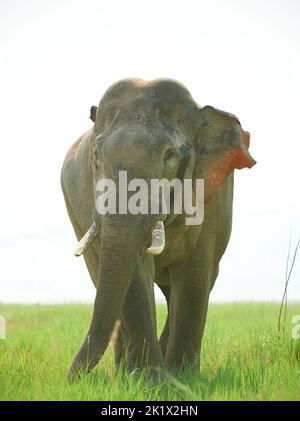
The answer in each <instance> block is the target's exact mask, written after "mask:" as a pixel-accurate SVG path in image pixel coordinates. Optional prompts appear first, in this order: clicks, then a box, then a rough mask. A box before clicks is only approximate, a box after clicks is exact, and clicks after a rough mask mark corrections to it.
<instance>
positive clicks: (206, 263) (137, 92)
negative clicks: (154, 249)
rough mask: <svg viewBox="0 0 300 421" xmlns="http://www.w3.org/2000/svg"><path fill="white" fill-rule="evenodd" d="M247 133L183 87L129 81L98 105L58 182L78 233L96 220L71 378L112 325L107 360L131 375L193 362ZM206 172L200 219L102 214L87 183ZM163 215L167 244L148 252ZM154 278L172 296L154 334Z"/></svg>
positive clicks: (89, 361)
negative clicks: (86, 324) (88, 308)
mask: <svg viewBox="0 0 300 421" xmlns="http://www.w3.org/2000/svg"><path fill="white" fill-rule="evenodd" d="M248 142H249V136H248V134H247V132H244V131H243V129H242V128H241V125H240V123H239V121H238V119H237V118H236V117H235V116H233V115H231V114H228V113H224V112H222V111H220V110H217V109H214V108H213V107H210V106H206V107H203V108H200V107H199V105H197V104H196V103H195V102H194V100H193V98H192V97H191V95H190V93H189V92H188V91H187V90H186V88H185V87H184V86H183V85H181V84H180V83H178V82H176V81H174V80H169V79H158V80H154V81H150V82H145V81H143V80H140V79H125V80H121V81H119V82H117V83H115V84H114V85H112V86H111V87H110V88H109V89H108V90H107V92H106V93H105V95H104V96H103V98H102V99H101V101H100V104H99V107H98V110H97V115H96V121H95V125H94V126H93V127H92V128H91V129H90V130H89V131H88V132H86V133H85V134H84V135H82V136H81V137H80V138H79V139H78V140H77V142H75V143H74V145H73V146H72V147H71V149H70V150H69V152H68V153H67V156H66V158H65V161H64V164H63V168H62V174H61V184H62V189H63V193H64V197H65V202H66V206H67V210H68V213H69V216H70V219H71V222H72V225H73V227H74V230H75V233H76V236H77V238H78V240H79V239H81V238H82V236H83V235H84V234H85V232H86V231H87V230H88V229H89V227H90V226H91V224H92V223H93V222H94V221H95V222H96V224H97V227H98V231H99V235H98V238H97V239H96V240H95V241H94V242H93V244H92V245H91V247H90V248H89V249H88V250H87V251H86V252H85V254H84V258H85V262H86V265H87V268H88V270H89V273H90V276H91V279H92V281H93V283H94V285H95V287H96V291H97V292H96V298H95V303H94V311H93V316H92V321H91V325H90V328H89V330H88V334H87V336H86V338H85V340H84V342H83V345H82V346H81V348H80V350H79V352H78V354H77V355H76V357H75V359H74V361H73V364H72V366H71V368H70V370H69V373H68V375H69V378H70V379H72V378H73V377H74V376H77V375H78V374H80V373H81V372H88V371H90V370H91V369H92V368H93V367H94V366H95V365H96V364H97V363H98V361H99V359H100V358H101V356H102V355H103V354H104V352H105V350H106V348H107V346H108V343H109V341H110V337H111V334H112V332H113V329H114V326H115V323H116V321H117V320H118V319H120V320H121V328H120V330H119V333H118V336H117V339H116V340H115V361H116V364H117V365H119V364H120V362H121V361H122V360H123V359H124V361H125V366H126V368H127V370H128V371H129V372H131V371H132V370H134V369H136V368H141V367H147V369H148V370H149V373H151V374H152V375H153V376H154V377H155V376H156V375H157V373H163V372H164V370H165V369H166V368H167V369H170V370H176V369H178V368H181V367H182V366H194V367H195V368H197V367H198V365H199V361H200V347H201V341H202V335H203V330H204V326H205V319H206V313H207V306H208V299H209V294H210V291H211V289H212V287H213V285H214V283H215V280H216V277H217V275H218V270H219V262H220V259H221V257H222V255H223V253H224V251H225V249H226V246H227V243H228V241H229V237H230V232H231V219H232V198H233V170H234V168H239V169H240V168H243V167H249V168H250V167H251V166H252V165H253V164H254V163H255V161H254V160H253V159H252V158H251V156H250V155H249V153H248V146H249V143H248ZM120 170H127V172H128V180H130V179H131V178H134V177H137V178H143V179H145V180H146V181H147V182H149V181H150V179H151V178H159V179H161V178H168V179H173V178H176V177H177V178H181V179H183V178H191V177H192V178H193V179H196V178H204V179H205V201H206V204H205V216H204V222H203V224H202V225H198V226H189V227H187V226H186V225H185V215H174V214H173V215H172V214H171V215H168V216H167V217H165V216H164V215H130V214H128V215H118V214H117V215H105V216H101V217H100V216H99V214H97V212H96V211H95V199H96V197H97V196H96V192H95V184H96V181H97V180H99V179H100V178H101V177H108V178H112V179H116V180H117V177H118V172H119V171H120ZM158 220H164V221H165V229H166V247H165V249H164V251H163V253H162V254H161V255H158V256H150V255H148V254H146V253H145V249H146V248H147V247H149V245H150V243H151V229H152V227H153V226H154V224H155V222H157V221H158ZM154 282H155V283H157V285H158V286H159V287H160V289H161V290H162V292H163V293H164V295H165V297H166V299H167V303H168V317H167V320H166V324H165V327H164V330H163V333H162V335H161V337H160V339H159V340H158V338H157V331H156V315H155V302H154Z"/></svg>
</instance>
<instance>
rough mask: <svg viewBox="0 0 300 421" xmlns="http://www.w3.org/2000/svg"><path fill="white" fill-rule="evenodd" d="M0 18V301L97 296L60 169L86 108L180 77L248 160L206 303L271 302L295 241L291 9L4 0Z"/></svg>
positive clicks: (294, 15) (296, 116)
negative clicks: (238, 139)
mask: <svg viewBox="0 0 300 421" xmlns="http://www.w3.org/2000/svg"><path fill="white" fill-rule="evenodd" d="M0 16H1V17H0V37H1V38H0V39H1V54H0V60H1V62H0V72H1V81H0V120H1V123H0V124H1V149H0V180H1V190H0V194H1V196H0V197H1V217H0V230H1V232H0V264H1V267H0V301H4V302H63V301H84V302H86V301H92V300H93V299H94V289H93V286H92V283H91V281H90V280H89V276H88V273H87V270H86V268H85V265H84V261H83V258H79V259H78V258H77V259H76V258H75V257H73V250H74V246H75V244H76V240H75V235H74V233H73V229H72V227H71V223H70V221H69V219H68V216H67V213H66V210H65V205H64V200H63V196H62V193H61V189H60V182H59V177H60V168H61V165H62V161H63V159H64V156H65V153H66V152H67V150H68V148H69V147H70V146H71V144H72V143H73V142H74V141H75V140H76V139H77V138H78V137H79V136H80V135H81V133H82V132H84V131H85V130H87V129H88V128H89V127H90V126H91V122H90V121H89V108H90V106H91V105H92V104H97V103H98V102H99V100H100V98H101V96H102V95H103V93H104V91H105V90H106V88H107V87H108V86H109V85H110V84H111V83H113V82H114V81H116V80H118V79H120V78H123V77H128V76H135V77H140V78H143V79H153V78H156V77H172V78H175V79H178V80H179V81H181V82H182V83H183V84H185V85H186V86H187V88H188V89H189V90H190V91H191V93H192V95H193V96H194V98H195V100H196V101H197V102H199V103H200V104H201V105H205V104H210V105H213V106H215V107H218V108H220V109H223V110H226V111H230V112H233V113H234V114H236V115H237V116H239V118H240V120H241V122H242V125H243V127H244V129H245V130H249V131H250V132H251V153H252V155H253V156H254V158H255V159H256V160H257V162H258V164H257V165H256V166H255V167H254V168H253V169H252V170H251V171H248V170H244V171H241V172H239V171H236V176H235V198H234V223H233V232H232V237H231V241H230V244H229V247H228V249H227V252H226V254H225V257H224V258H223V260H222V262H221V271H220V276H219V278H218V280H217V282H216V286H215V288H214V290H213V293H212V300H214V301H233V300H279V299H280V298H281V296H282V292H283V286H284V276H285V264H286V256H287V251H288V241H289V234H290V229H291V228H292V234H293V242H292V244H293V245H294V244H295V240H296V239H297V237H298V236H299V234H300V223H299V222H300V199H299V179H300V169H299V167H300V166H299V163H300V155H299V154H300V146H299V121H300V110H299V99H300V84H299V78H300V26H299V21H300V2H299V1H297V0H295V1H291V0H290V1H283V0H281V1H275V0H273V1H253V0H251V1H240V0H236V1H224V0H220V1H211V0H210V1H207V0H205V1H199V0H196V1H189V0H186V1H182V0H181V1H174V0H172V1H165V0H164V1H161V0H159V1H156V0H151V1H141V0H140V1H133V0H132V1H131V0H123V1H116V0H115V1H114V0H113V1H112V0H109V1H103V0H98V1H92V0H84V1H75V0H74V1H70V0H69V1H63V0H59V1H54V0H52V1H41V0H38V1H30V0H22V1H21V0H20V1H18V0H1V1H0ZM299 260H300V256H299V259H298V261H297V262H296V266H295V270H294V276H293V279H292V280H291V285H290V289H289V298H290V299H293V300H296V299H298V300H299V299H300V262H299Z"/></svg>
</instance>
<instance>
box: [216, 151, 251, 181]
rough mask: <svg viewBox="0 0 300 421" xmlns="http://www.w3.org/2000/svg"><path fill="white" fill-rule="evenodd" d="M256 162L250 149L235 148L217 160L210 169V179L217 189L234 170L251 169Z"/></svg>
mask: <svg viewBox="0 0 300 421" xmlns="http://www.w3.org/2000/svg"><path fill="white" fill-rule="evenodd" d="M255 164H256V162H255V161H254V159H253V158H252V156H251V155H250V153H249V152H248V149H246V148H245V147H244V148H234V149H231V150H229V151H227V152H226V153H224V155H223V156H222V157H221V158H219V159H218V160H216V161H215V162H214V163H213V164H212V165H211V166H210V169H209V175H208V179H209V181H210V182H211V184H212V185H213V186H214V187H215V188H217V187H219V186H221V185H222V184H223V183H224V181H225V178H226V177H227V175H228V174H230V173H231V171H233V170H234V169H238V170H241V169H242V168H251V167H252V166H253V165H255Z"/></svg>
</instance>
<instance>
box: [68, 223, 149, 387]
mask: <svg viewBox="0 0 300 421" xmlns="http://www.w3.org/2000/svg"><path fill="white" fill-rule="evenodd" d="M127 217H128V216H127ZM125 222H126V223H125ZM146 240H147V237H146V234H145V230H144V228H143V224H139V223H138V221H137V218H135V219H134V221H128V220H126V221H124V217H123V219H121V218H120V217H119V216H117V215H105V216H104V217H103V218H102V221H101V250H100V260H99V261H100V264H99V280H98V288H97V293H96V298H95V303H94V311H93V317H92V321H91V325H90V328H89V331H88V334H87V336H86V338H85V341H84V343H83V345H82V346H81V348H80V350H79V352H78V354H77V355H76V357H75V359H74V361H73V363H72V366H71V368H70V370H69V373H68V377H69V379H72V378H73V377H74V376H75V375H78V374H80V372H88V371H90V370H91V369H92V368H93V367H94V366H95V365H96V364H97V363H98V361H99V359H100V358H101V356H102V355H103V354H104V352H105V350H106V348H107V346H108V344H109V341H110V337H111V334H112V331H113V328H114V325H115V323H116V321H117V319H118V318H119V317H120V312H121V309H122V304H123V301H124V299H125V296H126V293H127V290H128V287H129V283H130V280H131V277H132V273H133V270H134V268H135V265H136V262H137V259H138V256H139V254H140V253H141V252H144V246H145V245H146Z"/></svg>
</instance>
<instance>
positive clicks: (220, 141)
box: [194, 106, 256, 203]
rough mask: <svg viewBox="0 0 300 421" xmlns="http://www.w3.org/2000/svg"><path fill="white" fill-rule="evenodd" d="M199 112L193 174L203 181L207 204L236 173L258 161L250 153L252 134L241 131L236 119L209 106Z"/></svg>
mask: <svg viewBox="0 0 300 421" xmlns="http://www.w3.org/2000/svg"><path fill="white" fill-rule="evenodd" d="M200 112H201V120H202V121H201V128H200V133H199V138H198V140H197V146H196V154H197V163H196V166H195V172H194V175H195V176H196V178H204V182H205V202H206V203H207V202H208V201H209V200H210V199H211V197H212V195H213V193H214V191H215V190H216V189H217V188H219V187H220V186H222V184H223V183H224V182H225V180H226V178H227V176H228V175H229V174H230V173H232V172H233V170H235V169H239V170H241V169H243V168H251V167H252V166H253V165H255V163H256V162H255V160H254V159H253V158H252V156H251V155H250V153H249V151H248V148H249V145H250V134H249V133H248V132H245V131H244V130H243V129H242V128H241V126H240V123H239V121H238V119H237V118H236V117H235V116H233V115H231V114H228V113H225V112H223V111H220V110H217V109H215V108H213V107H210V106H206V107H204V108H202V109H200Z"/></svg>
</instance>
